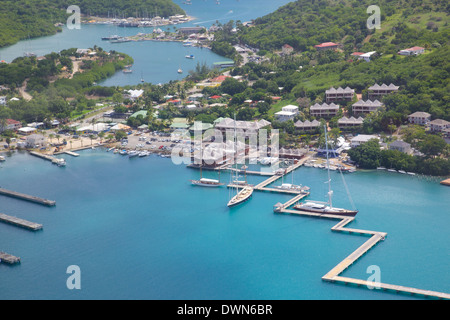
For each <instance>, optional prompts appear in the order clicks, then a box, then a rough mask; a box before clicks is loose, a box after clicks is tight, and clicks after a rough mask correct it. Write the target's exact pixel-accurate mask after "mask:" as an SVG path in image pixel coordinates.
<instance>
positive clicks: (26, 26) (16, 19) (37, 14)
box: [0, 0, 67, 47]
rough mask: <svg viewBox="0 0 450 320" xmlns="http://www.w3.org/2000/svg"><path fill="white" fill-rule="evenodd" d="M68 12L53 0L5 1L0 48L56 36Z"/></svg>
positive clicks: (0, 15) (1, 12)
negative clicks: (27, 40)
mask: <svg viewBox="0 0 450 320" xmlns="http://www.w3.org/2000/svg"><path fill="white" fill-rule="evenodd" d="M66 19H67V18H66V12H65V11H62V10H60V9H58V8H57V7H56V6H55V4H54V2H53V1H51V0H18V1H16V0H4V1H1V2H0V47H3V46H7V45H11V44H14V43H16V42H17V41H19V40H24V39H28V38H35V37H39V36H44V35H49V34H55V33H56V32H57V31H60V30H61V28H59V27H55V23H57V22H65V20H66Z"/></svg>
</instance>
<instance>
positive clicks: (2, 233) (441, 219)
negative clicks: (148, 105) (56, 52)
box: [0, 149, 450, 299]
mask: <svg viewBox="0 0 450 320" xmlns="http://www.w3.org/2000/svg"><path fill="white" fill-rule="evenodd" d="M80 154H81V156H80V157H78V158H72V157H70V156H65V158H66V160H67V167H65V168H58V167H56V166H54V165H52V164H50V163H49V162H47V161H44V160H42V159H38V158H34V157H32V156H30V155H28V154H26V153H21V154H15V155H14V156H13V157H10V158H7V161H6V162H5V163H3V164H1V168H0V186H1V187H4V188H7V189H12V190H16V191H20V192H24V193H29V194H32V195H36V196H41V197H44V198H47V199H52V200H56V202H57V205H56V207H54V208H48V207H44V206H40V205H37V204H33V203H27V202H23V201H20V200H16V199H11V198H7V197H3V196H2V197H0V212H2V213H5V214H8V215H13V216H18V217H20V218H23V219H27V220H30V221H34V222H38V223H42V224H43V225H44V229H43V230H42V231H39V232H30V231H27V230H24V229H20V228H17V227H14V226H10V225H6V224H0V251H6V252H8V253H11V254H14V255H17V256H20V257H21V258H22V263H21V264H20V265H17V266H14V267H11V266H7V265H3V264H0V283H1V290H0V299H38V298H39V299H409V298H410V297H408V296H404V295H397V294H390V293H382V292H378V291H371V290H368V289H364V288H363V289H361V288H354V287H346V286H342V285H333V284H329V283H325V282H323V281H322V280H321V277H322V276H323V275H325V274H326V273H327V272H328V271H329V270H331V269H332V268H333V267H334V266H335V265H337V264H338V263H339V262H340V261H341V260H343V259H344V258H345V257H347V256H348V255H349V254H350V253H351V252H353V251H354V250H355V249H356V248H357V247H359V246H360V245H361V244H362V243H363V242H365V241H366V240H367V237H364V236H358V235H347V234H340V233H334V232H332V231H331V230H330V228H331V227H332V226H333V225H334V224H336V223H337V221H331V220H325V219H314V218H305V217H298V216H290V215H278V214H274V213H273V211H272V208H273V205H274V204H275V203H277V202H279V201H281V202H285V201H287V200H288V199H289V196H286V195H280V194H272V193H262V192H255V193H254V195H253V198H252V199H251V200H250V201H249V202H247V203H245V204H244V205H242V206H239V207H236V208H233V209H231V210H230V209H228V207H227V206H226V203H227V201H228V198H229V191H228V190H227V189H226V188H219V189H214V188H213V189H210V188H201V187H195V186H192V185H190V183H189V179H192V178H198V174H199V172H198V171H196V170H194V169H188V168H186V167H185V166H177V165H174V164H172V162H171V161H170V159H164V158H160V157H156V156H151V157H148V158H135V159H128V158H127V157H121V156H119V155H117V154H116V155H114V154H112V153H107V152H106V151H105V150H104V149H96V150H87V151H82V152H80ZM331 174H332V177H333V186H334V188H333V189H334V190H335V197H334V199H335V201H334V203H335V204H336V205H337V206H347V207H348V206H349V202H348V200H347V196H346V193H345V192H344V191H343V187H342V181H341V179H340V176H339V174H337V173H335V172H332V173H331ZM204 176H206V177H217V176H216V174H215V173H213V172H204ZM220 178H221V180H223V181H225V182H226V181H229V177H228V176H227V174H222V175H221V177H220ZM248 179H249V181H250V182H252V183H257V182H259V181H262V180H263V178H261V177H258V176H249V177H248ZM325 180H326V172H325V171H324V170H321V169H314V168H306V167H302V168H300V169H298V170H296V171H295V173H294V182H295V183H297V184H298V183H302V184H304V185H307V186H310V187H311V188H312V192H311V196H310V198H311V199H317V200H320V199H321V198H323V195H324V194H325V191H326V185H325V184H324V183H323V181H325ZM285 182H291V176H290V175H289V176H287V177H286V180H285ZM346 182H347V184H348V186H349V189H350V192H351V195H352V198H353V200H354V202H355V205H356V206H357V208H358V209H359V210H360V212H359V213H358V216H357V219H356V220H355V221H354V222H353V223H352V224H350V225H349V226H350V227H354V228H359V229H368V230H376V231H384V232H387V233H388V236H387V238H386V240H385V241H384V242H381V243H380V244H378V245H377V246H376V247H375V248H373V249H372V250H370V251H369V252H368V253H367V254H366V255H365V256H364V257H363V258H362V259H360V260H359V261H358V262H357V263H356V264H354V265H353V266H352V267H350V268H349V269H348V270H346V271H345V272H344V275H345V276H349V277H354V278H361V279H367V278H368V277H369V274H367V273H366V270H367V267H369V266H370V265H377V266H379V267H380V269H381V282H384V283H390V284H398V285H405V286H411V287H417V288H421V289H429V290H434V291H443V292H449V291H450V288H449V283H450V282H449V280H450V275H449V273H448V265H449V263H450V256H449V249H448V243H449V234H450V233H449V210H448V208H449V205H450V200H449V199H450V198H449V192H450V189H449V188H446V187H444V186H441V185H439V184H437V183H436V182H427V181H425V180H421V179H418V178H414V177H409V176H404V175H400V174H391V173H387V172H357V173H354V174H350V175H346ZM280 183H281V181H278V182H276V183H275V184H280ZM70 265H78V266H79V267H80V269H81V290H69V289H67V287H66V280H67V278H68V277H69V275H68V274H66V269H67V267H68V266H70Z"/></svg>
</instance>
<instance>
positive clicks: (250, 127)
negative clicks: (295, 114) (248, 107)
mask: <svg viewBox="0 0 450 320" xmlns="http://www.w3.org/2000/svg"><path fill="white" fill-rule="evenodd" d="M270 124H271V123H270V122H269V121H267V120H264V119H261V120H259V121H234V120H233V119H231V118H224V119H223V120H222V121H220V122H219V123H216V127H215V128H216V129H218V130H220V131H221V132H222V134H225V133H226V132H230V133H233V132H234V129H235V128H236V130H238V131H240V132H242V131H243V132H244V133H245V136H249V135H252V134H255V133H257V132H258V130H260V129H262V128H264V127H267V126H270Z"/></svg>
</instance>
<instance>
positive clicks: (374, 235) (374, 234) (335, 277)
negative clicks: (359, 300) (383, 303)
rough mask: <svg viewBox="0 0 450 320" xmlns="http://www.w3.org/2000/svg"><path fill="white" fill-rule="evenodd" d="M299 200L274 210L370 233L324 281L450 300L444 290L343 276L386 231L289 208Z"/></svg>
mask: <svg viewBox="0 0 450 320" xmlns="http://www.w3.org/2000/svg"><path fill="white" fill-rule="evenodd" d="M297 201H298V200H297V199H295V198H293V199H291V200H289V201H287V202H286V203H284V204H282V205H281V206H278V207H277V208H276V209H274V211H275V212H276V213H289V214H292V215H303V216H309V217H316V218H328V219H339V220H341V221H339V222H338V223H337V224H336V225H334V226H333V227H332V228H331V230H332V231H334V232H347V233H349V234H358V235H368V236H370V238H369V239H368V240H367V241H366V242H364V243H363V244H362V245H361V246H360V247H359V248H357V249H356V250H355V251H353V252H352V253H351V254H350V255H349V256H348V257H346V258H345V259H344V260H342V261H341V262H340V263H339V264H338V265H336V266H335V267H334V268H333V269H331V270H330V271H329V272H328V273H327V274H326V275H324V276H323V277H322V280H323V281H327V282H332V283H337V282H340V283H343V284H345V285H348V284H353V285H356V286H358V287H363V286H365V287H367V288H368V289H373V288H376V289H377V290H383V291H389V292H393V293H404V294H408V295H412V296H417V297H423V298H435V299H445V300H450V294H448V293H444V292H437V291H430V290H423V289H417V288H411V287H405V286H399V285H393V284H386V283H376V282H373V281H367V280H361V279H354V278H348V277H342V276H340V274H342V273H343V272H344V271H345V270H346V269H347V268H348V267H350V266H351V265H352V264H353V263H355V262H356V261H357V260H358V259H359V258H361V257H362V256H363V255H364V254H365V253H367V252H368V251H369V250H370V249H372V248H373V247H374V246H375V245H377V244H378V243H379V242H380V241H382V240H384V239H385V238H386V236H387V233H385V232H379V231H370V230H361V229H353V228H346V227H345V226H346V225H347V224H349V223H351V222H352V221H353V220H355V218H354V217H343V216H338V215H331V214H320V213H313V212H307V211H300V210H292V209H288V208H289V207H290V206H291V205H293V204H294V203H295V202H297Z"/></svg>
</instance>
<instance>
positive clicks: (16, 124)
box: [0, 119, 22, 132]
mask: <svg viewBox="0 0 450 320" xmlns="http://www.w3.org/2000/svg"><path fill="white" fill-rule="evenodd" d="M20 127H22V123H20V121H17V120H13V119H6V125H5V127H4V128H3V126H2V125H1V123H0V132H3V131H5V130H11V131H17V130H18V129H20Z"/></svg>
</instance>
